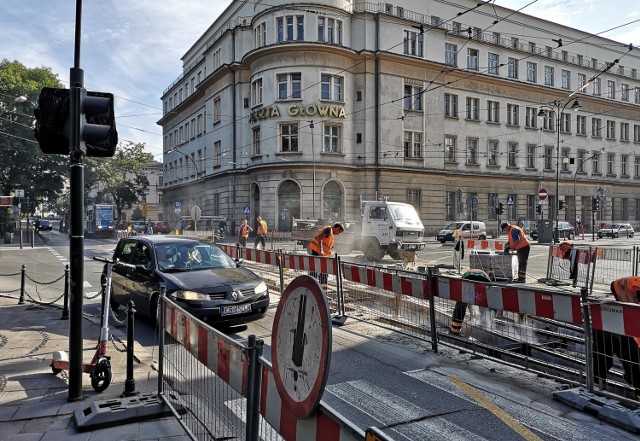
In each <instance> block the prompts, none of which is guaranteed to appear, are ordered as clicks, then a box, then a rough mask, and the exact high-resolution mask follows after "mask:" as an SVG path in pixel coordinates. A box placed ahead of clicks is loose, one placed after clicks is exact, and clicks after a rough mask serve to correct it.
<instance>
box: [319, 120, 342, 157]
mask: <svg viewBox="0 0 640 441" xmlns="http://www.w3.org/2000/svg"><path fill="white" fill-rule="evenodd" d="M341 128H342V127H341V126H339V125H335V124H325V125H324V147H323V148H324V150H323V151H324V152H326V153H340V151H341V150H340V139H341V136H340V132H341Z"/></svg>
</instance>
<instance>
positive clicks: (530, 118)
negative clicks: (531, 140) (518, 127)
mask: <svg viewBox="0 0 640 441" xmlns="http://www.w3.org/2000/svg"><path fill="white" fill-rule="evenodd" d="M525 117H526V118H525V121H524V126H525V127H527V128H530V129H536V128H538V109H536V108H535V107H527V108H525Z"/></svg>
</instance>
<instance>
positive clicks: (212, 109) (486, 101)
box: [158, 0, 640, 232]
mask: <svg viewBox="0 0 640 441" xmlns="http://www.w3.org/2000/svg"><path fill="white" fill-rule="evenodd" d="M182 60H183V72H182V74H181V75H180V76H179V77H178V78H177V79H176V80H175V81H174V82H173V83H172V84H171V85H170V86H169V87H168V88H167V89H166V90H165V91H164V93H163V95H162V100H163V108H164V113H163V117H162V118H161V119H160V120H159V121H158V124H159V125H161V126H162V128H163V134H164V161H163V167H164V188H163V190H164V191H163V194H164V197H163V211H164V213H165V217H166V218H167V220H177V219H178V217H179V216H183V215H188V214H189V212H190V208H191V207H192V206H194V205H198V206H199V207H201V209H202V214H203V215H217V216H225V217H227V219H228V220H229V221H230V222H231V225H235V224H239V221H240V220H241V219H243V218H249V219H250V220H252V221H254V220H255V217H256V216H257V215H260V216H262V217H263V218H265V219H266V220H267V221H268V223H269V225H270V226H271V228H272V229H277V230H281V231H286V230H288V229H289V228H290V227H291V219H292V218H323V219H331V220H333V219H342V220H354V219H357V218H358V217H359V211H360V209H359V207H360V202H361V201H362V200H370V199H376V198H381V197H386V198H389V200H395V201H401V202H408V203H411V204H413V205H414V206H416V208H417V209H418V211H419V213H420V215H421V217H422V219H423V223H424V224H425V228H426V230H427V232H434V231H436V230H437V229H438V228H441V227H442V226H443V224H445V223H448V222H449V221H453V220H457V219H468V218H470V217H473V218H474V219H480V220H484V221H485V222H487V223H488V224H489V223H492V222H494V221H495V222H496V223H497V222H498V221H499V219H498V218H499V217H500V218H501V219H502V220H507V219H508V220H512V221H515V220H517V219H535V218H536V217H537V216H538V217H539V216H543V217H545V218H552V219H553V218H554V217H555V216H558V218H559V219H562V220H565V219H567V220H574V219H576V218H581V219H583V220H584V223H587V224H589V223H591V222H590V219H591V216H592V211H591V208H592V198H593V197H594V196H597V195H599V196H600V197H601V204H600V207H601V210H600V212H599V213H597V216H596V219H595V222H596V223H598V222H600V220H602V221H603V222H606V221H612V220H613V221H621V220H625V221H631V222H632V223H633V222H634V221H638V220H640V192H638V191H637V190H636V188H637V184H638V182H640V119H639V118H638V114H639V111H640V78H639V77H638V69H640V50H638V49H635V48H633V47H629V46H628V45H624V44H622V43H617V42H614V41H611V40H607V39H605V38H602V37H598V36H595V35H592V34H588V33H585V32H582V31H579V30H576V29H572V28H568V27H564V26H561V25H558V24H555V23H552V22H548V21H544V20H541V19H538V18H534V17H531V16H528V15H525V14H521V13H515V12H514V11H512V10H509V9H505V8H499V7H495V8H494V7H493V6H492V5H489V4H478V3H477V2H472V1H466V0H454V1H437V0H432V1H427V0H404V1H393V3H370V2H363V1H349V0H322V1H321V0H316V1H311V2H309V1H307V2H304V3H302V2H290V1H286V2H285V1H279V0H274V1H270V2H268V4H262V2H260V1H257V2H255V1H254V2H243V1H236V2H233V3H232V4H231V5H230V6H229V7H228V8H227V9H226V10H225V11H224V12H223V13H222V14H221V16H220V17H219V18H218V19H217V20H216V21H215V22H214V23H213V24H212V25H211V27H210V28H209V29H208V30H207V32H205V33H204V34H203V35H202V36H201V37H200V38H199V39H198V41H196V42H195V43H194V45H193V46H192V47H191V48H190V49H189V50H188V51H187V53H186V54H185V55H184V57H183V59H182ZM540 190H546V192H547V194H548V196H547V197H546V199H544V200H541V199H540V197H539V194H540V193H541V191H540ZM542 193H544V191H543V192H542ZM499 202H502V203H503V204H504V206H505V208H506V209H505V213H504V214H502V215H499V214H498V213H496V206H497V205H498V203H499ZM559 202H562V203H563V205H564V207H563V208H562V209H561V210H560V211H559V212H558V213H557V214H556V212H555V210H556V207H557V206H558V205H559ZM538 205H542V207H541V210H542V214H538V213H537V210H540V209H538V208H537V207H538Z"/></svg>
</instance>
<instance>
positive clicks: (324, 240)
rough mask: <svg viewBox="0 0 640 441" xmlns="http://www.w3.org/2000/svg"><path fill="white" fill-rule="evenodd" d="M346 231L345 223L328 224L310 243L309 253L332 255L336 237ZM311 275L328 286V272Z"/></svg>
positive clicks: (323, 285) (324, 286)
mask: <svg viewBox="0 0 640 441" xmlns="http://www.w3.org/2000/svg"><path fill="white" fill-rule="evenodd" d="M343 231H344V225H342V224H341V223H340V222H336V223H335V224H333V225H326V226H324V227H322V228H320V229H319V230H318V233H317V234H316V236H315V237H314V238H313V241H312V242H311V243H310V244H309V254H311V255H312V256H324V257H330V256H331V253H333V241H334V237H335V236H338V235H339V234H340V233H342V232H343ZM310 275H311V277H315V278H316V279H318V282H320V285H322V287H323V288H324V289H325V291H326V286H327V279H328V277H327V274H323V273H321V274H320V275H319V276H318V273H315V272H312V273H311V274H310Z"/></svg>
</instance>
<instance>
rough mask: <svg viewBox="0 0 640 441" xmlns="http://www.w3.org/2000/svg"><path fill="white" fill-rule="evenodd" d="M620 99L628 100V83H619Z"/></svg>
mask: <svg viewBox="0 0 640 441" xmlns="http://www.w3.org/2000/svg"><path fill="white" fill-rule="evenodd" d="M620 99H621V100H622V101H629V85H628V84H625V83H622V84H621V85H620Z"/></svg>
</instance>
